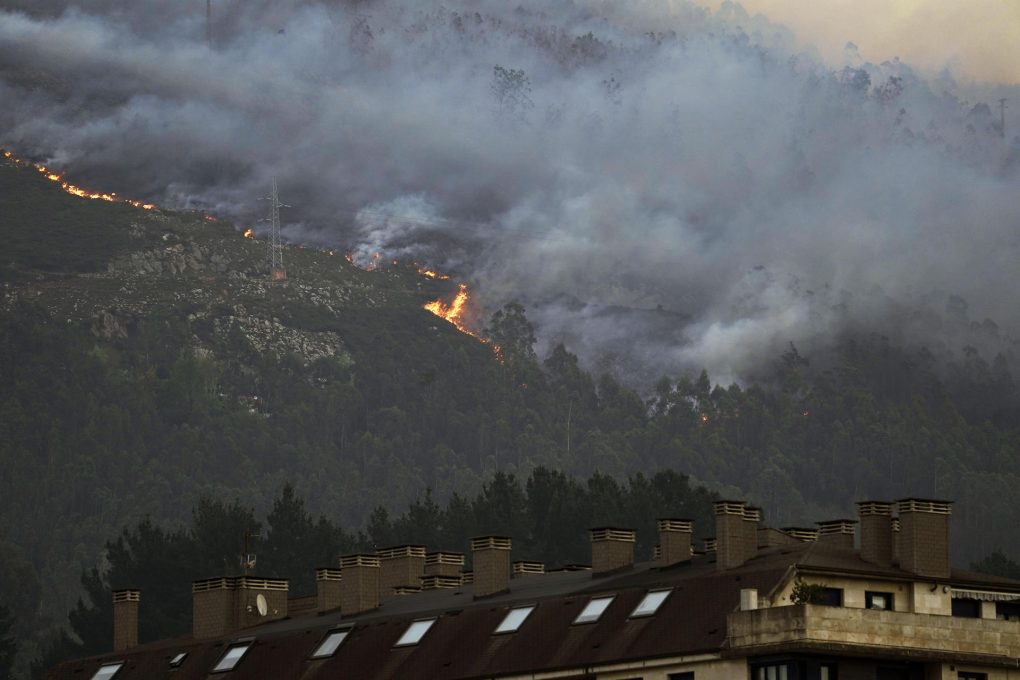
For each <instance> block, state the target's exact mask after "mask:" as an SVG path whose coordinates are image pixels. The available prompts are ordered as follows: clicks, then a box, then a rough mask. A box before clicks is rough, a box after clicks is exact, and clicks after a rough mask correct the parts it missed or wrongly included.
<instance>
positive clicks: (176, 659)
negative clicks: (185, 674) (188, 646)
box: [170, 652, 188, 668]
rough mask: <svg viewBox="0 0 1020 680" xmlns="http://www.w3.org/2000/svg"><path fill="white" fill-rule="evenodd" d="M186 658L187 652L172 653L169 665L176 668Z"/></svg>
mask: <svg viewBox="0 0 1020 680" xmlns="http://www.w3.org/2000/svg"><path fill="white" fill-rule="evenodd" d="M186 658H188V653H187V652H178V653H177V654H175V655H174V658H172V659H170V667H171V668H177V667H178V666H180V665H181V664H182V663H184V660H185V659H186Z"/></svg>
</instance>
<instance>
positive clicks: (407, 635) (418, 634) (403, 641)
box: [396, 619, 436, 647]
mask: <svg viewBox="0 0 1020 680" xmlns="http://www.w3.org/2000/svg"><path fill="white" fill-rule="evenodd" d="M435 622H436V620H435V619H424V620H422V621H415V622H414V623H412V624H411V625H410V626H408V627H407V630H405V631H404V634H403V635H402V636H401V637H400V639H399V640H397V644H396V646H397V647H404V646H407V645H416V644H418V643H419V642H421V639H422V638H423V637H425V633H427V632H429V628H431V627H432V624H433V623H435Z"/></svg>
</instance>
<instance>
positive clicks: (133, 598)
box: [113, 589, 142, 652]
mask: <svg viewBox="0 0 1020 680" xmlns="http://www.w3.org/2000/svg"><path fill="white" fill-rule="evenodd" d="M141 594H142V593H141V591H140V590H131V589H126V590H115V591H113V651H115V652H123V651H124V650H126V649H131V648H132V647H137V646H138V605H139V604H140V599H141Z"/></svg>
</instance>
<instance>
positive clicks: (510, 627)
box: [495, 604, 535, 633]
mask: <svg viewBox="0 0 1020 680" xmlns="http://www.w3.org/2000/svg"><path fill="white" fill-rule="evenodd" d="M533 611H535V605H533V604H530V605H528V606H527V607H514V608H513V609H511V610H510V611H508V612H507V613H506V616H505V617H503V622H502V623H500V624H499V625H498V626H496V631H495V632H497V633H513V632H515V631H516V630H517V629H518V628H520V627H521V624H523V623H524V620H525V619H526V618H528V615H529V614H531V612H533Z"/></svg>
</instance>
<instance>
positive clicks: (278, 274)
mask: <svg viewBox="0 0 1020 680" xmlns="http://www.w3.org/2000/svg"><path fill="white" fill-rule="evenodd" d="M265 200H268V201H272V203H273V205H272V208H270V211H269V218H268V220H267V221H268V222H269V223H270V224H271V225H272V226H271V228H270V233H269V278H271V279H272V280H273V281H285V280H286V279H287V270H286V269H284V267H283V239H282V238H281V236H280V208H289V207H290V206H289V205H286V204H285V203H280V195H279V193H278V192H277V190H276V177H275V176H274V177H273V194H272V196H267V197H266V199H265Z"/></svg>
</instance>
